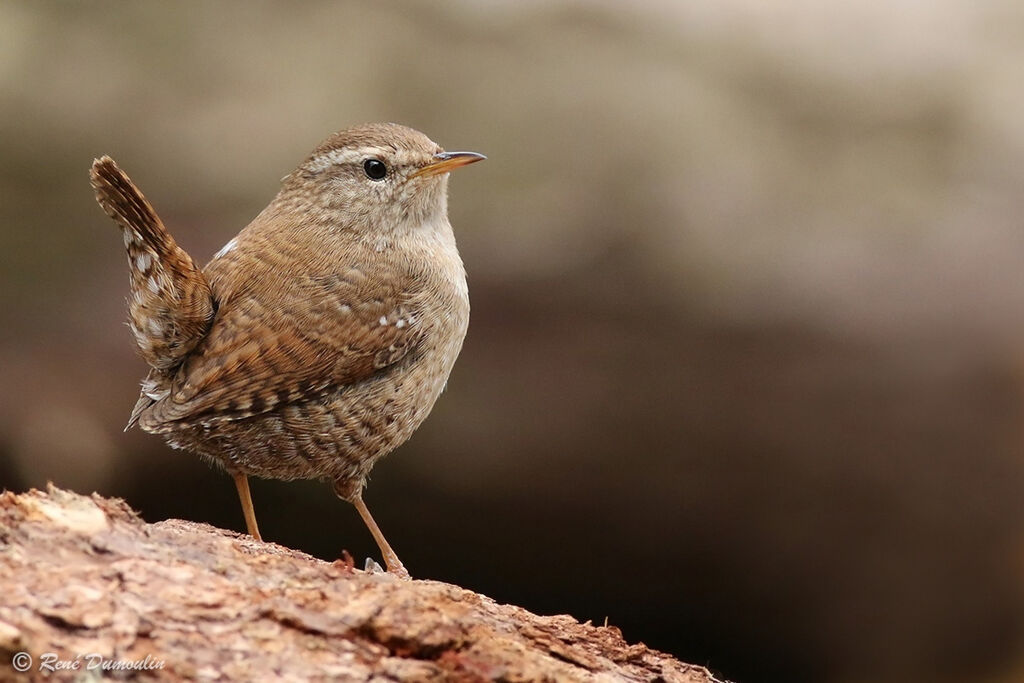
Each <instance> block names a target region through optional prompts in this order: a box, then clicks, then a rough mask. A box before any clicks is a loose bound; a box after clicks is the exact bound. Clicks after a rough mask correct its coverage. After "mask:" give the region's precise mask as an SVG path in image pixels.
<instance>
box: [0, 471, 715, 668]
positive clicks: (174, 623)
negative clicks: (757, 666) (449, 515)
mask: <svg viewBox="0 0 1024 683" xmlns="http://www.w3.org/2000/svg"><path fill="white" fill-rule="evenodd" d="M0 656H2V657H3V661H0V680H44V679H45V680H82V679H83V678H89V677H90V676H95V675H96V674H99V675H101V676H107V677H111V678H139V679H143V680H160V681H177V680H195V679H199V680H246V681H252V680H267V679H277V680H328V679H333V680H338V679H340V680H352V681H369V680H383V679H391V680H410V681H449V680H451V681H541V680H550V681H618V680H622V681H678V682H685V683H712V682H714V681H715V679H714V678H713V677H712V676H711V674H710V673H709V672H708V671H707V670H706V669H704V668H702V667H698V666H691V665H688V664H684V663H682V662H680V661H678V660H676V659H674V658H673V657H671V656H669V655H667V654H664V653H661V652H657V651H655V650H652V649H650V648H648V647H646V646H645V645H643V644H632V645H631V644H628V643H626V642H625V640H623V638H622V634H621V633H620V631H619V630H618V629H616V628H615V627H613V626H595V625H593V624H590V623H589V622H588V623H584V624H581V623H579V622H578V621H576V620H575V619H573V618H572V617H570V616H565V615H559V616H539V615H536V614H532V613H530V612H528V611H527V610H525V609H522V608H519V607H515V606H511V605H500V604H497V603H495V602H494V601H493V600H491V599H490V598H487V597H485V596H483V595H480V594H478V593H475V592H473V591H470V590H466V589H463V588H460V587H458V586H453V585H449V584H445V583H440V582H437V581H417V580H414V581H402V580H399V579H396V578H394V577H392V576H391V575H388V574H385V573H381V572H376V571H360V570H358V569H356V568H354V567H353V565H352V562H351V560H350V559H349V560H348V561H347V562H346V561H341V560H339V561H336V562H333V563H332V562H324V561H322V560H318V559H316V558H314V557H311V556H309V555H306V554H304V553H301V552H298V551H295V550H290V549H288V548H284V547H281V546H279V545H276V544H273V543H261V542H257V541H255V540H253V539H252V538H250V537H249V536H245V535H240V534H238V533H235V532H231V531H225V530H223V529H217V528H214V527H211V526H209V525H206V524H198V523H195V522H186V521H182V520H176V519H171V520H166V521H163V522H159V523H156V524H147V523H145V522H144V521H143V520H142V519H141V518H140V517H139V516H138V515H137V514H136V513H135V512H133V511H132V510H131V509H130V508H129V507H128V505H127V504H125V503H124V501H122V500H118V499H108V498H103V497H101V496H99V495H97V494H93V495H92V496H83V495H79V494H76V493H73V492H69V491H64V490H61V489H59V488H56V487H54V486H52V485H51V486H49V487H48V489H47V491H45V492H44V491H38V490H34V489H33V490H31V491H29V492H28V493H24V494H15V493H11V492H4V493H3V494H0Z"/></svg>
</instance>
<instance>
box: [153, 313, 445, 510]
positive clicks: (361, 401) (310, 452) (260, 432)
mask: <svg viewBox="0 0 1024 683" xmlns="http://www.w3.org/2000/svg"><path fill="white" fill-rule="evenodd" d="M464 334H465V326H464V325H463V326H461V330H458V329H457V330H454V331H453V334H452V335H450V337H449V338H448V339H445V340H444V341H443V343H440V344H434V345H430V346H428V348H425V349H422V350H421V352H420V353H418V354H416V355H415V356H414V357H411V358H409V359H408V362H407V363H406V362H402V363H398V364H396V365H395V366H393V367H391V368H389V369H388V371H386V372H382V373H381V374H379V375H376V376H374V377H373V378H371V379H369V380H366V381H363V382H359V383H357V384H351V385H347V386H345V387H342V388H340V389H336V390H333V391H328V392H325V393H323V394H320V395H318V396H315V397H310V398H309V399H305V400H300V401H296V402H293V403H289V404H286V405H283V406H278V407H277V408H275V409H274V410H272V411H270V412H267V413H263V414H260V415H254V416H252V417H247V418H244V419H237V420H228V421H217V422H213V423H209V424H207V425H205V426H201V425H192V426H189V427H187V428H185V429H182V430H180V431H175V432H172V433H169V434H165V437H166V438H167V441H168V443H169V444H170V445H172V446H174V447H176V448H182V449H185V450H188V451H192V452H195V453H198V454H200V455H202V456H204V458H206V459H208V460H210V461H212V462H213V463H215V464H216V465H219V466H221V467H223V468H225V469H227V470H230V471H232V472H241V473H244V474H248V475H252V476H257V477H265V478H270V479H284V480H290V479H327V480H331V481H334V482H336V486H338V487H339V488H341V489H344V488H350V489H353V490H357V489H361V488H362V486H363V484H364V482H365V479H366V476H367V474H369V472H370V469H371V468H372V467H373V464H374V463H375V462H376V461H377V460H378V459H380V458H381V457H383V456H385V455H387V454H388V453H390V452H391V451H392V450H394V449H395V448H397V447H398V446H400V445H401V444H403V443H404V442H405V441H406V440H408V439H409V437H410V436H412V433H413V432H414V431H415V430H416V428H417V427H419V426H420V424H421V423H422V422H423V420H425V419H426V417H427V415H429V414H430V411H431V409H432V408H433V406H434V403H435V401H436V400H437V398H438V396H439V395H440V394H441V391H442V390H443V389H444V385H445V383H446V382H447V380H448V374H449V373H450V372H451V369H452V366H453V364H454V363H455V358H456V357H457V356H458V353H459V350H460V349H461V346H462V337H463V336H464Z"/></svg>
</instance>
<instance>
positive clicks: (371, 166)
mask: <svg viewBox="0 0 1024 683" xmlns="http://www.w3.org/2000/svg"><path fill="white" fill-rule="evenodd" d="M363 172H364V173H366V177H367V178H369V179H370V180H381V179H383V178H384V176H386V175H387V174H388V167H387V166H385V165H384V162H383V161H381V160H380V159H367V160H366V161H364V162H363Z"/></svg>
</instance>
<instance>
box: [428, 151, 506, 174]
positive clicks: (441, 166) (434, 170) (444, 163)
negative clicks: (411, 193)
mask: <svg viewBox="0 0 1024 683" xmlns="http://www.w3.org/2000/svg"><path fill="white" fill-rule="evenodd" d="M486 158H487V157H485V156H484V155H483V154H477V153H476V152H441V153H440V154H435V155H434V158H433V160H432V161H431V162H430V163H429V164H427V165H426V166H424V167H423V168H421V169H419V170H418V171H416V172H415V173H413V174H412V177H413V178H416V177H418V176H433V175H440V174H442V173H447V172H448V171H452V170H455V169H456V168H458V167H459V166H465V165H466V164H473V163H476V162H478V161H483V160H484V159H486Z"/></svg>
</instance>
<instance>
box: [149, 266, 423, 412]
mask: <svg viewBox="0 0 1024 683" xmlns="http://www.w3.org/2000/svg"><path fill="white" fill-rule="evenodd" d="M286 287H287V290H286V291H284V292H281V291H278V292H276V293H275V295H274V296H273V297H269V298H264V299H257V298H252V297H250V298H243V299H240V300H238V299H236V300H232V301H230V302H228V303H225V304H223V305H222V307H221V310H220V311H218V314H217V316H216V318H215V319H214V322H213V326H212V327H211V328H210V331H209V333H208V334H207V335H206V337H205V338H204V339H203V341H202V343H201V344H200V345H199V346H198V347H197V348H196V349H195V352H194V353H193V354H192V355H191V356H189V357H188V358H187V359H186V360H185V363H184V364H183V365H182V367H181V369H180V370H179V371H178V373H177V374H176V376H175V378H174V381H173V383H172V386H171V390H170V393H169V395H168V396H167V397H165V398H163V399H161V400H159V401H157V402H156V403H154V405H153V406H151V407H149V408H148V409H147V410H146V411H144V413H143V415H142V424H143V427H145V428H146V429H147V430H149V431H170V430H171V429H173V428H174V423H178V424H182V423H192V422H207V423H208V422H211V421H218V420H224V419H241V418H244V417H249V416H252V415H256V414H260V413H264V412H267V411H269V410H272V409H274V408H275V407H276V406H279V405H281V404H285V403H289V402H292V401H296V400H297V399H299V398H300V397H309V396H315V395H317V394H320V393H323V392H325V391H329V390H333V389H336V388H340V387H343V386H345V385H349V384H353V383H357V382H360V381H364V380H367V379H368V378H370V377H372V376H373V375H374V374H376V373H380V372H385V371H386V369H387V368H388V367H389V366H392V365H394V364H395V363H397V362H399V361H400V360H401V359H402V358H404V357H406V356H407V355H409V354H410V353H413V352H414V351H415V349H416V348H417V347H418V346H419V344H420V343H421V341H422V340H423V337H424V335H425V334H426V333H427V330H426V329H425V325H424V321H423V319H422V316H421V315H420V309H419V307H418V305H417V300H418V293H419V289H420V288H419V286H418V284H417V282H416V279H415V278H413V277H411V276H405V277H391V278H383V279H382V278H372V277H366V276H365V274H363V273H361V272H360V271H355V270H353V271H349V272H348V273H342V274H337V275H331V276H328V277H312V276H300V277H298V278H295V279H292V280H290V281H289V282H288V283H287V284H286Z"/></svg>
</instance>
